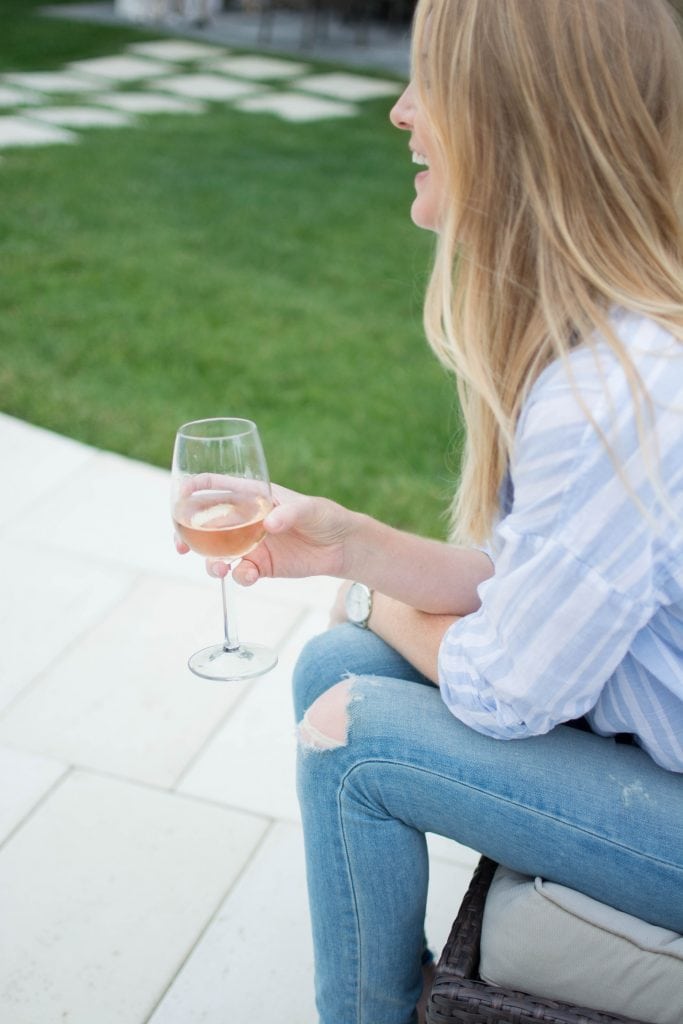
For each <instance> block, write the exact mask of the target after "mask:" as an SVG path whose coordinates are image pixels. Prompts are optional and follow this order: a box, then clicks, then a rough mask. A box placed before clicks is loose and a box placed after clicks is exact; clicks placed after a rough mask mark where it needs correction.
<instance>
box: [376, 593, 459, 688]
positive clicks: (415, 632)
mask: <svg viewBox="0 0 683 1024" xmlns="http://www.w3.org/2000/svg"><path fill="white" fill-rule="evenodd" d="M456 621H457V616H454V615H430V614H429V613H428V612H421V611H417V610H416V609H415V608H411V607H410V606H409V605H406V604H403V603H402V602H401V601H395V600H394V599H393V598H391V597H387V596H386V595H385V594H381V593H378V592H375V594H374V598H373V602H372V614H371V616H370V621H369V623H368V626H369V628H370V629H371V630H372V631H373V633H376V634H377V636H379V637H381V638H382V640H384V641H385V643H387V644H389V646H390V647H393V648H394V650H395V651H398V653H399V654H401V655H402V656H403V657H404V658H405V659H406V661H409V662H410V664H411V665H414V666H415V668H416V669H417V670H418V672H421V673H422V675H424V676H426V677H427V679H431V681H432V682H433V683H435V684H436V685H437V686H438V685H439V670H438V661H439V649H440V647H441V642H442V640H443V638H444V636H445V634H446V631H447V630H448V628H449V626H452V625H453V623H454V622H456Z"/></svg>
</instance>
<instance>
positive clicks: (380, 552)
mask: <svg viewBox="0 0 683 1024" xmlns="http://www.w3.org/2000/svg"><path fill="white" fill-rule="evenodd" d="M352 515H353V523H352V527H351V529H350V531H349V535H348V539H347V541H346V556H345V567H344V568H345V572H344V575H345V576H346V578H347V579H354V580H359V581H360V582H362V583H365V584H367V586H369V587H371V588H372V589H373V590H378V591H380V592H381V593H382V594H386V595H387V596H388V597H391V598H394V599H395V600H397V601H400V602H402V603H403V604H406V605H409V606H410V607H412V608H416V609H419V610H420V611H423V612H430V613H432V614H450V615H452V616H456V615H469V614H470V613H471V612H473V611H476V610H477V608H478V607H479V603H480V602H479V597H478V595H477V587H478V586H479V584H480V583H483V581H484V580H487V579H488V578H489V577H490V576H492V575H493V564H492V562H491V560H490V558H489V557H488V556H487V555H486V554H484V552H483V551H478V550H477V549H474V548H459V547H455V546H454V545H451V544H446V543H443V542H441V541H436V540H429V539H427V538H425V537H418V536H416V535H414V534H410V533H404V532H403V531H401V530H396V529H394V528H393V527H391V526H387V525H386V524H384V523H380V522H378V521H377V520H376V519H371V518H370V517H369V516H365V515H362V514H360V513H353V514H352ZM392 646H393V645H392Z"/></svg>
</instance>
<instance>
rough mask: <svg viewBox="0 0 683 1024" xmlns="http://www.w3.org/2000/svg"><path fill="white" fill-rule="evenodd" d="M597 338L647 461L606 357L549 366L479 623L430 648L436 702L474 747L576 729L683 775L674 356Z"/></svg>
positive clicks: (679, 438)
mask: <svg viewBox="0 0 683 1024" xmlns="http://www.w3.org/2000/svg"><path fill="white" fill-rule="evenodd" d="M611 323H612V325H613V327H614V328H615V330H616V332H617V333H618V335H619V337H620V338H621V340H622V341H623V342H624V344H625V345H626V347H627V350H628V352H629V354H630V356H631V358H632V359H633V361H634V363H635V365H636V367H637V369H638V371H639V372H640V374H641V376H642V378H643V381H644V384H645V386H646V388H647V391H648V393H649V395H650V396H651V398H652V407H651V412H649V411H648V409H647V407H646V408H644V410H643V416H644V417H645V425H646V430H647V428H648V427H649V426H650V425H651V424H653V426H654V429H653V430H650V431H649V433H650V434H651V435H654V436H655V438H656V441H655V444H653V446H652V451H650V453H649V457H648V453H647V452H644V451H643V445H642V443H641V440H640V439H639V436H638V429H637V417H636V408H635V406H634V402H633V399H632V396H631V392H630V389H629V384H628V381H627V379H626V376H625V374H624V371H623V370H622V368H621V365H620V363H619V362H618V360H617V359H616V357H615V356H614V355H613V354H612V353H611V352H610V350H609V349H608V348H607V346H606V344H604V343H600V344H598V345H597V346H595V347H593V348H591V347H588V346H583V347H580V348H577V349H575V350H574V351H573V352H572V354H571V355H570V357H569V363H570V367H571V373H570V374H569V373H568V372H567V368H566V366H565V365H563V364H562V363H561V362H556V363H553V364H552V365H551V366H549V367H548V368H547V369H546V370H545V371H544V372H543V373H542V374H541V376H540V377H539V379H538V380H537V381H536V383H535V385H534V387H533V389H532V392H531V394H530V396H529V399H528V401H527V403H526V404H525V406H524V409H523V410H522V414H521V416H520V420H519V424H518V429H517V435H516V444H515V452H514V457H513V460H512V464H511V467H510V483H511V487H510V488H509V489H510V492H511V494H510V500H509V502H507V506H508V507H506V508H503V510H502V517H501V520H500V522H499V524H498V526H497V527H496V530H495V534H494V537H493V539H492V541H491V545H490V549H491V554H492V557H493V560H494V563H495V574H494V576H493V577H492V578H491V579H490V580H487V581H486V582H485V583H483V584H482V585H481V586H480V588H479V595H480V598H481V607H480V609H479V610H478V611H477V612H474V613H473V614H472V615H468V616H466V617H464V618H462V619H460V620H459V621H457V622H455V623H454V624H453V626H451V628H450V629H449V630H448V632H447V633H446V636H445V637H444V640H443V643H442V645H441V650H440V655H439V677H440V685H441V692H442V695H443V699H444V701H445V702H446V704H447V705H448V707H449V708H450V709H451V711H452V712H453V714H454V715H456V716H457V717H458V718H459V719H461V720H462V721H463V722H465V723H466V724H468V725H470V726H472V728H474V729H476V730H478V731H479V732H482V733H485V734H487V735H489V736H495V737H498V738H500V739H513V738H517V737H524V736H532V735H538V734H541V733H545V732H548V731H549V730H550V729H552V728H553V727H554V726H555V725H557V724H558V723H560V722H565V721H570V720H572V719H576V718H580V717H582V716H586V718H587V720H588V722H589V723H590V726H591V728H592V729H593V730H594V731H595V732H597V733H600V734H601V735H613V734H616V733H632V734H633V735H634V737H635V739H636V741H637V742H638V743H639V744H640V745H641V746H642V747H643V748H644V749H645V750H647V751H648V753H649V754H650V755H651V757H652V758H653V759H654V760H655V761H656V762H657V763H658V764H660V765H662V766H663V767H664V768H668V769H670V770H672V771H677V772H683V344H681V343H679V342H678V341H676V339H674V338H673V337H672V336H671V335H670V334H669V333H668V332H666V331H665V330H664V329H663V328H661V327H660V326H659V325H658V324H656V323H654V322H653V321H651V320H648V319H646V318H645V317H641V316H638V315H636V314H632V313H628V312H626V311H623V310H620V311H615V312H614V314H613V315H612V317H611ZM572 378H573V379H572ZM577 394H578V395H579V396H580V398H581V400H582V402H583V403H584V405H585V407H587V408H588V409H589V410H590V414H591V416H592V417H593V418H594V420H595V422H596V424H597V425H598V427H599V429H600V431H602V433H603V434H604V435H605V437H606V439H607V441H608V444H609V446H610V449H611V451H612V452H613V454H614V456H615V457H616V459H617V460H618V462H619V463H620V464H621V465H622V466H624V467H625V473H626V478H627V481H628V485H625V484H624V482H623V480H622V479H621V478H620V476H619V474H618V473H617V471H616V470H615V464H614V461H613V459H612V457H611V456H610V453H609V451H607V450H606V448H605V444H604V443H603V440H602V439H601V437H600V436H599V434H598V433H597V432H596V429H595V426H594V425H593V424H592V423H591V422H590V420H589V419H588V417H587V415H586V412H585V411H584V409H583V408H582V406H581V404H580V401H579V400H578V398H577ZM648 448H649V445H648ZM652 464H654V465H655V466H658V467H659V477H660V481H659V484H655V485H654V486H653V483H652V480H651V474H650V475H648V466H649V465H652ZM629 487H630V488H631V492H632V493H633V492H635V494H636V495H637V496H638V499H639V500H640V502H641V503H642V506H644V508H645V509H647V510H648V511H649V513H650V514H648V513H644V512H643V508H642V507H640V508H639V507H638V505H637V504H636V502H634V500H633V497H632V493H629ZM662 495H665V496H666V497H665V498H663V497H662ZM667 506H668V507H667Z"/></svg>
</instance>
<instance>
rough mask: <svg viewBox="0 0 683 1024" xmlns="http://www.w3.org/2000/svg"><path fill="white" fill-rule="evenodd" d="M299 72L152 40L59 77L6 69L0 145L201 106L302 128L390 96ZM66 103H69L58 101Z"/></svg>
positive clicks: (80, 63)
mask: <svg viewBox="0 0 683 1024" xmlns="http://www.w3.org/2000/svg"><path fill="white" fill-rule="evenodd" d="M309 70H310V65H308V64H306V63H304V62H302V61H296V60H286V59H283V58H279V57H271V56H263V55H258V54H231V53H230V51H229V50H228V49H226V48H225V47H220V46H211V45H206V44H203V43H196V42H194V41H192V40H183V39H157V40H152V41H151V42H148V43H135V44H132V45H130V46H129V47H128V48H127V51H126V52H124V53H122V54H113V55H111V56H104V57H93V58H89V59H85V60H77V61H72V62H71V63H70V64H68V65H67V66H66V67H65V68H64V69H61V70H60V69H57V70H53V71H16V72H7V73H5V74H4V75H1V76H0V109H4V110H6V111H7V113H6V115H4V116H2V115H0V148H3V149H11V148H13V147H15V146H16V147H20V146H31V145H52V144H55V143H65V142H77V141H79V140H80V138H81V136H80V135H78V134H77V132H76V131H73V132H69V131H68V130H67V129H68V128H72V129H76V130H78V129H82V128H88V127H94V126H101V127H105V126H109V127H121V126H125V125H128V124H130V123H131V121H130V120H129V119H128V118H127V117H126V116H125V115H127V114H145V113H149V114H154V113H167V114H175V113H178V114H189V113H192V114H200V113H203V112H204V111H205V110H206V109H207V106H206V104H207V103H229V104H233V105H234V106H235V107H237V108H238V109H239V110H242V111H244V112H245V113H266V114H272V115H273V116H275V117H279V118H282V119H283V120H286V121H290V122H293V123H302V124H303V123H306V122H310V121H319V120H327V119H333V118H340V117H353V116H354V115H356V114H358V113H359V110H360V108H359V107H358V106H357V103H358V102H362V101H363V100H368V99H375V98H378V97H389V96H393V95H395V94H396V93H398V92H399V91H400V88H401V87H400V85H399V84H398V83H397V82H394V81H388V80H384V79H378V78H373V77H370V76H368V75H357V74H353V73H351V72H331V73H328V74H307V72H308V71H309ZM280 85H289V86H290V88H289V89H280V88H278V86H280ZM103 90H107V91H103ZM76 98H77V99H80V101H81V102H80V105H78V106H77V105H76V103H75V102H74V103H72V104H71V105H66V104H65V102H64V101H65V99H66V100H72V99H76ZM92 104H94V105H95V107H98V106H99V107H106V108H108V110H109V112H108V113H101V112H98V111H97V110H96V109H93V107H92ZM35 108H38V109H35ZM24 114H26V115H27V117H24V116H22V115H24ZM28 115H30V119H29V117H28ZM36 121H40V122H41V123H40V124H36Z"/></svg>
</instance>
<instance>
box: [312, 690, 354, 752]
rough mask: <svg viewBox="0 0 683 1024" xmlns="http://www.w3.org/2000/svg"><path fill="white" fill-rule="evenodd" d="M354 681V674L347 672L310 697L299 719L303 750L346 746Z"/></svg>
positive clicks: (333, 748)
mask: <svg viewBox="0 0 683 1024" xmlns="http://www.w3.org/2000/svg"><path fill="white" fill-rule="evenodd" d="M353 682H354V677H353V676H349V677H348V678H346V679H344V680H342V682H340V683H336V684H335V685H334V686H331V687H330V689H329V690H326V691H325V693H323V694H321V695H320V697H318V698H317V700H315V701H313V703H312V704H311V706H310V708H308V710H307V711H306V713H305V714H304V717H303V718H302V719H301V722H300V723H299V730H298V735H299V743H300V745H301V747H302V748H303V749H304V750H321V751H322V750H338V749H339V748H340V747H345V746H346V743H347V738H348V732H349V704H350V703H351V701H352V700H353V699H354V697H353V694H352V692H351V687H352V685H353Z"/></svg>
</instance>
